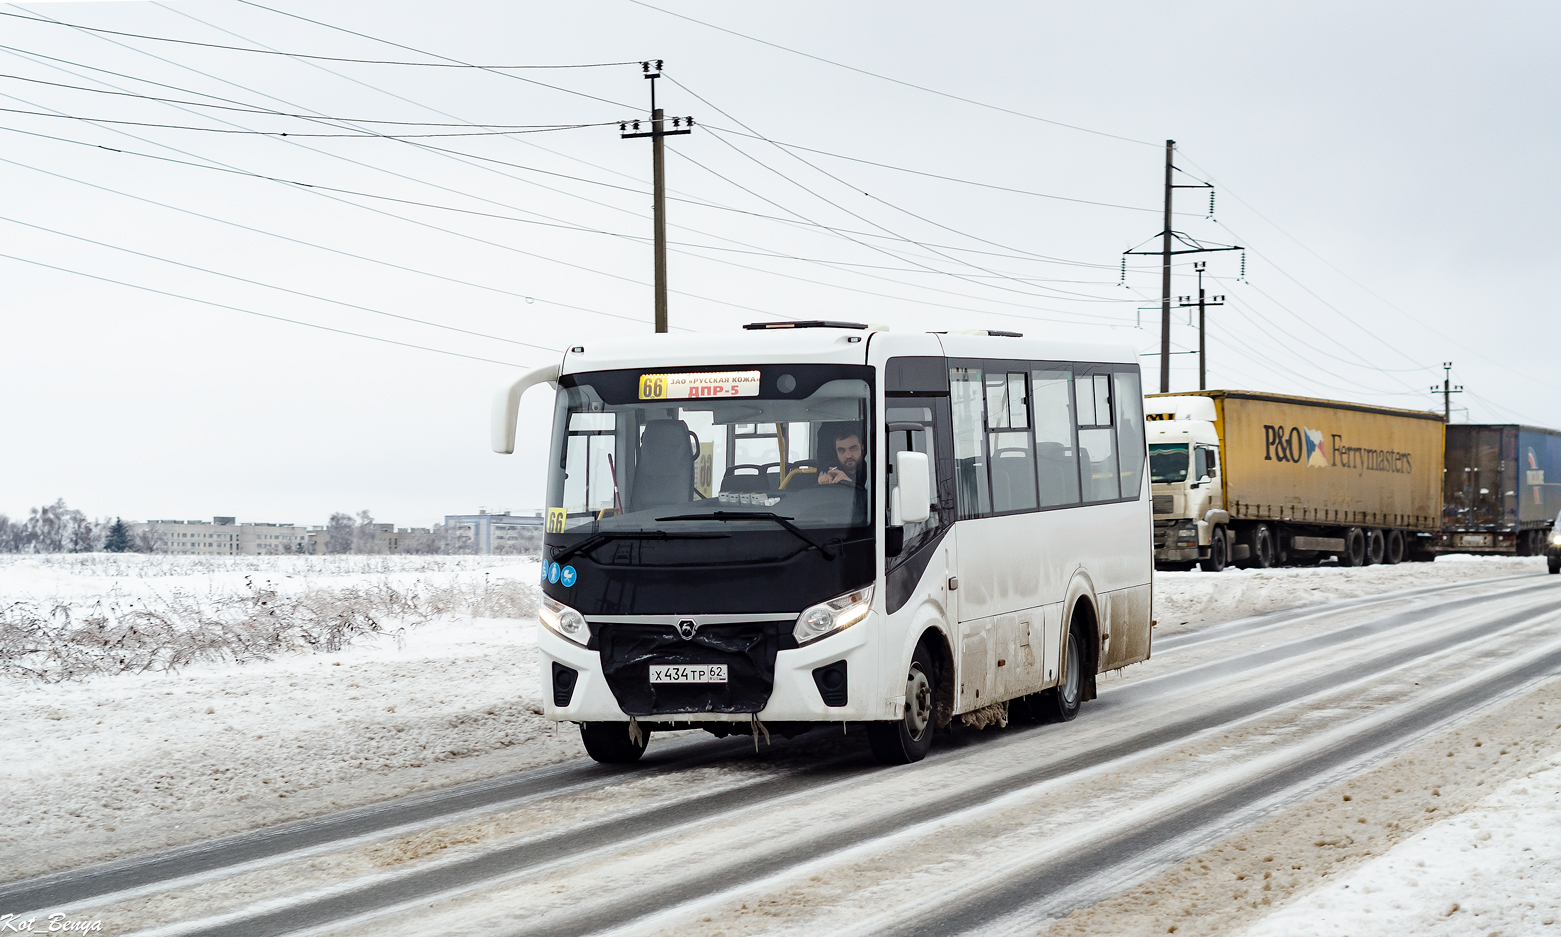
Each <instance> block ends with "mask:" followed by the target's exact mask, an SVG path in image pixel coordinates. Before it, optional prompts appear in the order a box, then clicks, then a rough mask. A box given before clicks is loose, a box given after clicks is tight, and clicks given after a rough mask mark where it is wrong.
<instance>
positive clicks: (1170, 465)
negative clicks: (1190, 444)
mask: <svg viewBox="0 0 1561 937" xmlns="http://www.w3.org/2000/svg"><path fill="white" fill-rule="evenodd" d="M1149 480H1150V481H1152V482H1155V483H1156V484H1163V483H1165V482H1184V481H1186V480H1187V444H1186V443H1179V442H1178V443H1153V444H1151V445H1150V446H1149Z"/></svg>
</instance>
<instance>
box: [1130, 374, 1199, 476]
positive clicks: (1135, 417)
mask: <svg viewBox="0 0 1561 937" xmlns="http://www.w3.org/2000/svg"><path fill="white" fill-rule="evenodd" d="M1112 379H1113V380H1114V381H1115V382H1116V387H1115V390H1116V404H1117V452H1118V453H1120V454H1121V458H1122V466H1121V474H1122V497H1124V498H1136V497H1138V491H1139V487H1140V486H1141V485H1142V484H1143V474H1144V448H1145V447H1144V396H1143V394H1142V393H1140V392H1139V383H1138V373H1137V372H1136V371H1118V372H1117V373H1116V374H1113V375H1112ZM1211 454H1212V453H1211Z"/></svg>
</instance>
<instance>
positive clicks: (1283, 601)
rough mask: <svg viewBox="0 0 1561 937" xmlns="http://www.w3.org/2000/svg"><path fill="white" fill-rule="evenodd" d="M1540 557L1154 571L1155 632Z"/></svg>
mask: <svg viewBox="0 0 1561 937" xmlns="http://www.w3.org/2000/svg"><path fill="white" fill-rule="evenodd" d="M1544 569H1545V558H1544V557H1542V556H1467V555H1462V554H1455V555H1451V556H1441V557H1437V559H1436V561H1435V562H1432V563H1402V564H1400V565H1398V566H1360V567H1354V568H1345V567H1338V566H1309V567H1295V568H1287V569H1227V570H1225V571H1224V572H1221V573H1205V572H1188V573H1155V577H1154V615H1155V618H1156V619H1157V620H1158V621H1159V622H1160V624H1159V626H1158V627H1157V628H1156V629H1155V633H1156V634H1159V635H1167V634H1175V633H1176V632H1178V631H1181V630H1184V629H1186V628H1189V627H1192V626H1195V625H1200V624H1207V623H1211V622H1217V621H1228V620H1230V619H1232V618H1245V617H1247V616H1249V615H1260V614H1262V613H1264V612H1276V611H1279V610H1281V609H1286V608H1298V607H1300V606H1303V605H1320V604H1322V603H1324V602H1334V601H1338V600H1339V599H1353V598H1356V597H1359V596H1363V595H1377V594H1380V593H1383V592H1396V591H1398V590H1400V589H1413V588H1416V587H1418V586H1436V585H1446V584H1448V583H1454V582H1462V581H1468V580H1475V579H1492V578H1496V577H1499V576H1519V575H1523V574H1525V573H1538V572H1543V571H1544Z"/></svg>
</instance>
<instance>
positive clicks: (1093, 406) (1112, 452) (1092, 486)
mask: <svg viewBox="0 0 1561 937" xmlns="http://www.w3.org/2000/svg"><path fill="white" fill-rule="evenodd" d="M1079 371H1081V372H1083V373H1080V374H1079V375H1078V379H1077V381H1076V382H1075V383H1074V387H1075V389H1076V393H1075V394H1074V396H1075V397H1076V398H1077V400H1078V408H1079V474H1080V475H1081V476H1082V480H1083V487H1084V500H1085V502H1086V503H1088V502H1095V501H1115V500H1117V499H1118V498H1120V497H1121V487H1120V484H1119V481H1118V478H1117V452H1116V432H1115V430H1114V429H1113V428H1112V425H1111V423H1112V420H1111V416H1112V414H1111V410H1112V407H1111V375H1110V374H1093V373H1090V372H1091V371H1093V368H1089V367H1087V366H1086V367H1081V368H1079Z"/></svg>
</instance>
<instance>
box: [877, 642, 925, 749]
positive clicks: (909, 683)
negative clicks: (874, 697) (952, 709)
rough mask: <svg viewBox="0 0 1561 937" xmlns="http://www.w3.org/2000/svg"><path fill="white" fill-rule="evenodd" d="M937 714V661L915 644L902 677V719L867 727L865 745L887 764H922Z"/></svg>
mask: <svg viewBox="0 0 1561 937" xmlns="http://www.w3.org/2000/svg"><path fill="white" fill-rule="evenodd" d="M937 715H938V671H937V661H936V658H934V657H933V656H932V655H931V654H930V653H928V651H927V646H926V645H925V644H918V645H916V653H915V654H913V655H911V666H910V670H909V671H908V672H907V673H906V675H905V716H904V717H903V718H901V719H896V720H894V721H883V722H869V723H868V724H867V744H868V745H869V746H871V747H872V750H873V757H875V758H877V759H878V760H879V761H880V762H881V763H883V764H886V765H908V764H910V763H911V762H914V761H921V760H922V759H923V758H925V757H927V752H928V750H929V749H931V748H932V733H933V732H935V731H936V730H937V725H938V720H937Z"/></svg>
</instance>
